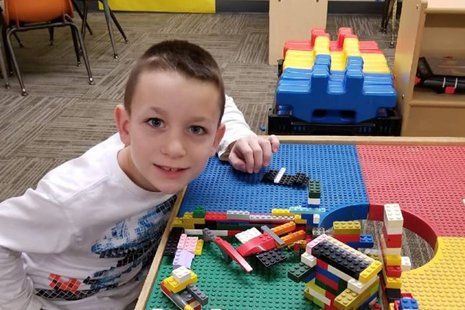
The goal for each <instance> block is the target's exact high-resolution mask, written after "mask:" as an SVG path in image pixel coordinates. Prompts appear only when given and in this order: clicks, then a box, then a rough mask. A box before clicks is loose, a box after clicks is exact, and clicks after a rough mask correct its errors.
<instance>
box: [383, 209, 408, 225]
mask: <svg viewBox="0 0 465 310" xmlns="http://www.w3.org/2000/svg"><path fill="white" fill-rule="evenodd" d="M384 225H385V226H386V228H398V227H403V226H404V218H403V217H402V211H401V210H400V206H399V204H397V203H388V204H385V205H384Z"/></svg>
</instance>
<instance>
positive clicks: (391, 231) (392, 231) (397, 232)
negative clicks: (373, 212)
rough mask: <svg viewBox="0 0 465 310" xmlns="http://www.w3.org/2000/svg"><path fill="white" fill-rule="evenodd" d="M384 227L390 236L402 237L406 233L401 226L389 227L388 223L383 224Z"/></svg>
mask: <svg viewBox="0 0 465 310" xmlns="http://www.w3.org/2000/svg"><path fill="white" fill-rule="evenodd" d="M383 225H384V228H385V229H386V233H387V234H388V235H401V234H402V232H403V231H404V227H402V226H399V227H393V226H387V225H386V223H383Z"/></svg>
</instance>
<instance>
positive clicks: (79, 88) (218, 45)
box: [0, 12, 433, 266]
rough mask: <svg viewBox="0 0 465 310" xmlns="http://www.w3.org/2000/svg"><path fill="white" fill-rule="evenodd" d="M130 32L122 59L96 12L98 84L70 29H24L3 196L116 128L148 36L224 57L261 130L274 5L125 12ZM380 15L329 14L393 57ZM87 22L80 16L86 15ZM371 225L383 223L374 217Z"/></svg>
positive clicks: (3, 102)
mask: <svg viewBox="0 0 465 310" xmlns="http://www.w3.org/2000/svg"><path fill="white" fill-rule="evenodd" d="M117 17H118V19H119V21H120V22H121V24H122V26H123V28H124V29H125V31H126V34H127V36H128V38H129V40H130V42H129V44H124V43H123V40H122V38H121V37H120V36H119V34H118V33H117V32H115V36H116V38H117V49H118V52H119V55H120V60H119V61H116V60H114V59H113V57H112V50H111V46H110V42H109V37H108V33H107V30H106V24H105V19H104V17H103V14H101V13H98V12H96V13H92V14H90V18H89V22H90V25H91V27H92V29H93V30H94V35H93V36H89V35H88V36H87V37H86V45H87V50H88V53H89V57H90V62H91V66H92V72H93V75H94V79H95V85H88V84H87V75H86V71H85V67H84V66H83V65H81V66H80V67H76V65H75V56H74V50H73V45H72V41H71V36H70V33H69V30H66V29H63V28H61V29H57V30H56V35H55V45H53V46H49V45H48V32H47V31H46V30H39V31H32V32H28V33H23V34H21V35H20V36H21V40H22V41H23V43H24V45H25V47H24V48H19V47H17V46H16V47H15V51H16V53H17V57H18V60H19V63H20V67H21V71H22V72H23V75H24V80H25V84H26V88H27V90H28V92H29V96H27V97H22V96H21V95H20V88H19V84H18V82H17V80H16V79H15V78H14V77H11V78H10V84H11V88H10V89H8V90H5V89H3V88H1V89H0V141H2V148H0V201H1V200H4V199H6V198H8V197H11V196H15V195H20V194H22V193H23V192H24V191H25V190H26V189H27V188H28V187H34V186H35V185H36V183H37V182H38V180H39V179H40V178H41V177H42V176H43V175H44V174H45V173H46V172H47V171H48V170H50V169H51V168H53V167H55V166H57V165H59V164H60V163H62V162H64V161H66V160H68V159H71V158H73V157H76V156H78V155H80V154H82V153H83V152H84V151H85V150H87V149H88V148H89V147H91V146H93V145H95V144H96V143H98V142H99V141H102V140H103V139H105V138H106V137H108V136H109V135H110V134H112V133H114V132H115V130H116V129H115V126H114V123H113V113H112V112H113V108H114V106H115V105H116V104H118V103H121V102H122V97H123V90H124V84H125V81H126V78H127V75H128V71H129V68H130V67H131V65H132V64H133V63H134V61H135V60H136V59H137V57H138V56H140V55H141V54H142V53H143V51H145V50H146V49H147V48H148V47H149V46H150V45H152V44H153V43H155V42H159V41H161V40H165V39H172V38H176V39H186V40H189V41H192V42H195V43H198V44H200V45H201V46H203V47H204V48H206V49H208V50H209V51H210V52H211V53H212V54H213V55H214V57H215V58H216V59H217V61H218V62H219V64H220V66H221V68H222V70H223V76H224V80H225V84H226V90H227V93H228V94H229V95H231V96H233V97H234V98H235V101H236V103H237V104H238V106H239V108H240V109H241V110H242V111H243V112H244V114H245V117H246V119H247V121H248V122H249V124H250V125H251V127H252V129H253V130H254V131H255V132H257V133H259V132H260V130H259V128H260V125H261V124H265V123H266V115H267V111H268V109H269V107H271V105H272V103H273V97H274V91H275V85H276V81H277V75H276V72H277V68H276V66H269V65H268V64H267V53H268V51H267V49H268V15H267V14H213V15H204V14H157V13H117ZM380 22H381V21H380V18H379V17H377V16H355V15H354V16H347V15H344V16H342V15H330V16H329V17H328V27H327V29H328V31H329V32H330V33H331V34H332V35H333V39H335V38H334V36H335V34H336V31H337V29H338V28H339V27H352V28H353V29H354V30H355V33H356V34H358V36H359V38H360V39H361V40H376V41H377V42H378V44H379V45H380V47H381V48H382V49H383V50H384V52H385V55H386V56H387V58H388V60H389V62H390V63H391V65H392V60H393V55H394V49H389V48H388V46H389V41H390V35H386V34H380V33H379V32H378V29H379V24H380ZM78 23H80V21H78ZM366 226H367V229H368V230H370V231H372V232H375V231H379V227H378V228H376V227H375V225H374V224H373V223H370V224H368V225H366ZM407 240H408V241H407V242H404V253H405V254H406V255H411V256H412V261H413V265H414V266H420V265H422V264H424V263H425V262H427V261H428V260H429V259H430V258H431V256H432V253H433V252H432V250H431V248H430V247H429V246H428V245H427V244H426V243H425V242H423V240H421V239H420V238H419V237H417V236H416V235H415V234H413V233H407Z"/></svg>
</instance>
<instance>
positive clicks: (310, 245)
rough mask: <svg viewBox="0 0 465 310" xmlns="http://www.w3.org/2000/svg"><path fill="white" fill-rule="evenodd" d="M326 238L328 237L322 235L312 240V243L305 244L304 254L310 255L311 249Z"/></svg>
mask: <svg viewBox="0 0 465 310" xmlns="http://www.w3.org/2000/svg"><path fill="white" fill-rule="evenodd" d="M327 237H328V235H326V234H322V235H320V236H318V237H317V238H315V239H313V240H312V241H310V242H309V243H308V244H307V247H306V252H307V253H309V254H312V249H313V247H315V246H316V245H317V244H318V243H320V242H322V241H324V240H326V238H327Z"/></svg>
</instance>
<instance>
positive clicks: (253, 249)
mask: <svg viewBox="0 0 465 310" xmlns="http://www.w3.org/2000/svg"><path fill="white" fill-rule="evenodd" d="M274 248H276V241H274V239H273V238H272V237H271V236H270V235H268V234H262V235H260V236H257V237H255V238H253V239H251V240H249V241H248V242H246V243H244V244H243V245H241V246H239V247H238V248H237V252H239V254H241V255H242V256H244V257H246V256H250V255H254V254H258V253H260V252H264V251H269V250H273V249H274Z"/></svg>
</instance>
